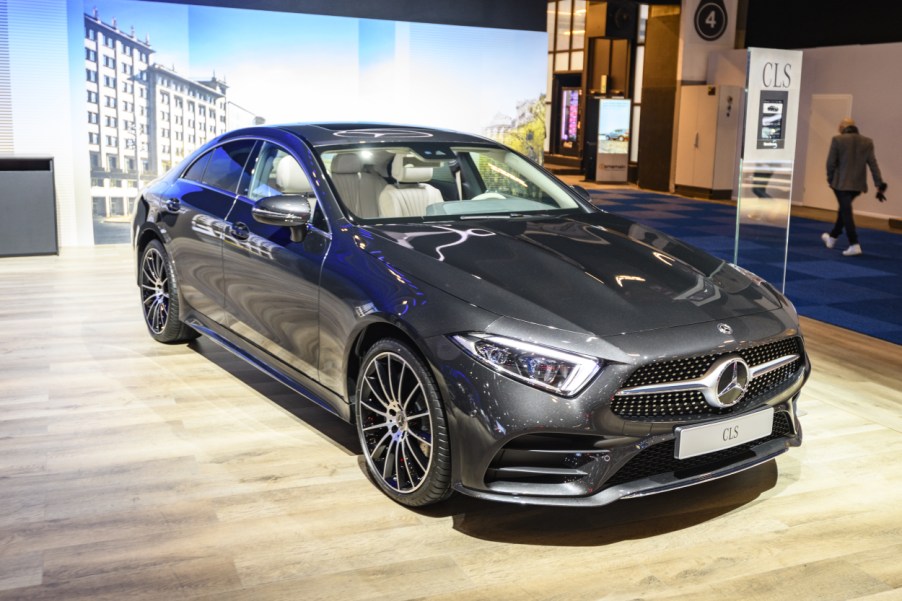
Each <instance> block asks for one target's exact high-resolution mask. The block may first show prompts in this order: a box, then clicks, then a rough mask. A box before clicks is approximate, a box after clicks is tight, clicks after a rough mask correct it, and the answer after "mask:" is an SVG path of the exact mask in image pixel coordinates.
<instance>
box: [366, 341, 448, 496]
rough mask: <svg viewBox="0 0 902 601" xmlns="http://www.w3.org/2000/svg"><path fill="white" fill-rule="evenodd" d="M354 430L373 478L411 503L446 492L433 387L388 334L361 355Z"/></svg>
mask: <svg viewBox="0 0 902 601" xmlns="http://www.w3.org/2000/svg"><path fill="white" fill-rule="evenodd" d="M356 409H357V412H356V413H357V420H356V423H357V433H358V435H359V437H360V446H361V447H362V448H363V455H364V458H365V459H366V465H367V469H368V470H369V473H370V475H371V477H372V478H373V480H375V482H376V484H377V485H378V486H379V488H380V489H382V491H383V492H384V493H385V494H387V495H388V496H389V497H391V498H392V499H394V500H395V501H397V502H398V503H401V504H403V505H407V506H410V507H418V506H423V505H429V504H431V503H436V502H438V501H441V500H443V499H446V498H447V497H448V496H449V495H450V494H451V449H450V443H449V440H448V430H447V425H446V422H445V413H444V410H443V408H442V403H441V399H440V397H439V393H438V387H437V386H436V384H435V381H434V380H433V378H432V375H431V374H430V373H429V371H428V369H427V368H426V365H425V364H424V363H423V361H422V360H421V359H420V358H419V357H418V356H417V355H416V354H415V353H414V352H413V351H412V350H411V348H410V347H409V346H407V345H406V344H405V343H403V342H401V341H399V340H395V339H393V338H385V339H382V340H380V341H379V342H377V343H376V344H374V345H373V346H372V348H370V349H369V351H367V353H366V355H365V356H364V358H363V368H362V370H361V372H360V377H359V378H358V380H357V402H356Z"/></svg>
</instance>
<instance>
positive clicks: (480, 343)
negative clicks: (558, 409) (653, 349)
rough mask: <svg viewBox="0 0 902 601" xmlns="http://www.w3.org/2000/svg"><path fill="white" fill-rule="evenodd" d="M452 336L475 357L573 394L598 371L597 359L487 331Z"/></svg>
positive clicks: (537, 383)
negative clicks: (485, 332)
mask: <svg viewBox="0 0 902 601" xmlns="http://www.w3.org/2000/svg"><path fill="white" fill-rule="evenodd" d="M451 339H452V340H453V341H454V342H456V343H457V344H458V345H460V346H461V348H463V349H464V350H465V351H467V353H469V354H470V355H471V356H472V357H473V358H474V359H476V360H477V361H479V362H480V363H483V364H484V365H487V366H488V367H490V368H492V369H494V370H495V371H499V372H501V373H503V374H505V375H508V376H510V377H512V378H514V379H515V380H520V381H521V382H525V383H527V384H529V385H530V386H535V387H536V388H541V389H542V390H548V391H551V392H554V393H557V394H560V395H563V396H572V395H574V394H576V393H577V392H579V391H580V389H582V387H583V386H585V385H586V384H587V383H588V382H589V380H591V379H592V377H593V376H594V375H595V374H596V373H597V372H598V370H599V369H600V365H599V362H598V360H597V359H594V358H592V357H586V356H584V355H577V354H574V353H569V352H566V351H561V350H558V349H553V348H548V347H546V346H539V345H536V344H530V343H528V342H523V341H522V340H514V339H512V338H504V337H503V336H490V335H487V334H459V335H457V336H452V337H451Z"/></svg>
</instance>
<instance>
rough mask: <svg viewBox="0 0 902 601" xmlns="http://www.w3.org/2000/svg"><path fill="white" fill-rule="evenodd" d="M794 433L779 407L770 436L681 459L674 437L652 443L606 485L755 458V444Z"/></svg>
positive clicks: (685, 475)
mask: <svg viewBox="0 0 902 601" xmlns="http://www.w3.org/2000/svg"><path fill="white" fill-rule="evenodd" d="M792 434H793V431H792V423H791V422H790V419H789V414H788V413H786V412H785V411H779V412H777V413H775V414H774V424H773V431H772V432H771V435H770V436H767V437H765V438H759V439H758V440H753V441H752V442H747V443H745V444H742V445H739V446H735V447H733V448H730V449H724V450H723V451H716V452H714V453H708V454H707V455H699V456H698V457H689V458H688V459H677V458H676V457H674V456H673V455H674V445H675V444H676V442H675V441H674V440H670V441H667V442H662V443H659V444H656V445H653V446H650V447H648V448H647V449H645V450H643V451H642V452H640V453H639V454H638V455H636V456H635V457H633V458H632V459H631V460H630V461H629V462H628V463H627V464H626V465H624V466H623V467H622V468H620V470H618V471H617V473H616V474H614V475H613V476H612V477H611V478H610V479H609V480H608V481H607V482H605V487H608V486H613V485H616V484H623V483H625V482H632V481H633V480H639V479H641V478H648V477H649V476H656V475H658V474H666V473H669V472H673V473H674V475H675V476H676V477H677V478H689V477H692V476H695V475H698V474H703V473H705V472H709V471H711V470H715V469H718V468H720V467H726V466H728V465H731V464H733V463H736V462H737V461H742V460H743V459H747V458H751V457H753V456H754V453H752V451H751V449H752V448H753V447H756V446H758V445H759V444H761V443H764V442H767V441H769V440H776V439H778V438H786V437H788V436H792Z"/></svg>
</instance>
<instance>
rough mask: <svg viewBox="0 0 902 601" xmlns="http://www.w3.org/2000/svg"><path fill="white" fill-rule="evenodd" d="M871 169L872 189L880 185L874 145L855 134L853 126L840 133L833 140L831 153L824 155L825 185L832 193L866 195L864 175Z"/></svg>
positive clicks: (869, 140)
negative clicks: (843, 192) (825, 164)
mask: <svg viewBox="0 0 902 601" xmlns="http://www.w3.org/2000/svg"><path fill="white" fill-rule="evenodd" d="M865 166H867V167H870V169H871V176H872V177H873V178H874V185H875V186H877V187H878V188H879V187H880V185H881V184H882V183H883V178H882V177H881V175H880V167H878V166H877V157H876V156H875V155H874V141H873V140H871V139H870V138H868V137H865V136H862V135H861V134H859V133H858V128H857V127H855V126H851V127H847V128H845V129H844V130H843V133H841V134H839V135H838V136H833V140H832V141H831V142H830V153H829V154H828V155H827V182H828V183H829V184H830V187H831V188H833V189H834V190H846V191H850V192H867V191H868V182H867V172H866V170H865Z"/></svg>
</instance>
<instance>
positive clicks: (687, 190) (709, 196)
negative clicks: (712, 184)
mask: <svg viewBox="0 0 902 601" xmlns="http://www.w3.org/2000/svg"><path fill="white" fill-rule="evenodd" d="M674 192H676V193H677V194H679V195H681V196H688V197H689V198H702V199H705V200H731V199H732V198H733V191H732V190H712V189H710V188H698V187H695V186H682V185H679V184H678V185H676V186H674Z"/></svg>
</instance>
